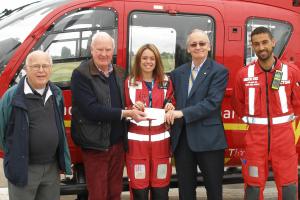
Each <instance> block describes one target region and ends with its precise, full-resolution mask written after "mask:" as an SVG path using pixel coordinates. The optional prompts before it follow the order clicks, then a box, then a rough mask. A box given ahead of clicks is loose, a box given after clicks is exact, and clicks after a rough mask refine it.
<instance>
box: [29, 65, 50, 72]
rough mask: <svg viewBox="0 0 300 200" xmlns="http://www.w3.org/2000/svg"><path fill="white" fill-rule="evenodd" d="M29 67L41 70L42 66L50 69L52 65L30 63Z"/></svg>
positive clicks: (44, 68)
mask: <svg viewBox="0 0 300 200" xmlns="http://www.w3.org/2000/svg"><path fill="white" fill-rule="evenodd" d="M29 67H30V68H31V69H32V70H34V71H39V70H40V69H41V68H42V69H43V70H48V69H50V67H51V65H49V64H35V65H30V66H29Z"/></svg>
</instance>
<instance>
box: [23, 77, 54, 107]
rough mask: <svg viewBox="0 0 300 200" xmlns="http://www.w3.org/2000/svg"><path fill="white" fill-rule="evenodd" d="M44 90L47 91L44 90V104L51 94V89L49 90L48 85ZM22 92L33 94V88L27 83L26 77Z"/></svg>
mask: <svg viewBox="0 0 300 200" xmlns="http://www.w3.org/2000/svg"><path fill="white" fill-rule="evenodd" d="M45 90H47V91H46V95H45V98H44V104H45V103H46V102H47V100H48V99H49V97H50V96H51V95H52V91H51V89H50V87H46V88H45ZM24 94H34V92H33V90H32V89H31V87H30V85H29V84H28V80H27V78H26V79H25V81H24ZM41 96H42V95H41Z"/></svg>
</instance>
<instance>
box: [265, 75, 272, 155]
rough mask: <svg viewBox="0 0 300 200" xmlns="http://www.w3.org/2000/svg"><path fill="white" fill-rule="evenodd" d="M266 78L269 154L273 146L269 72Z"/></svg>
mask: <svg viewBox="0 0 300 200" xmlns="http://www.w3.org/2000/svg"><path fill="white" fill-rule="evenodd" d="M265 77H266V104H267V119H268V153H270V145H271V124H270V123H271V118H270V108H269V91H268V88H269V85H268V72H265Z"/></svg>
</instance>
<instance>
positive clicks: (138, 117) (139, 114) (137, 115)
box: [131, 109, 147, 122]
mask: <svg viewBox="0 0 300 200" xmlns="http://www.w3.org/2000/svg"><path fill="white" fill-rule="evenodd" d="M131 111H132V115H131V118H132V119H133V120H134V121H136V122H140V121H145V120H147V118H146V113H144V112H143V111H140V110H135V109H132V110H131Z"/></svg>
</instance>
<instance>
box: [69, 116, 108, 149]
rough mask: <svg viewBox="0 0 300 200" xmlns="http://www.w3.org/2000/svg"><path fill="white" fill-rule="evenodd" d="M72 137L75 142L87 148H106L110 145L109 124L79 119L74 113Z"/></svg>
mask: <svg viewBox="0 0 300 200" xmlns="http://www.w3.org/2000/svg"><path fill="white" fill-rule="evenodd" d="M72 127H73V128H72V138H73V140H74V142H75V144H77V145H80V146H82V147H86V148H92V149H98V150H105V149H107V148H108V147H109V145H110V142H109V139H110V138H109V124H108V123H105V122H91V121H87V120H84V119H77V118H76V117H74V115H73V120H72Z"/></svg>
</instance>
